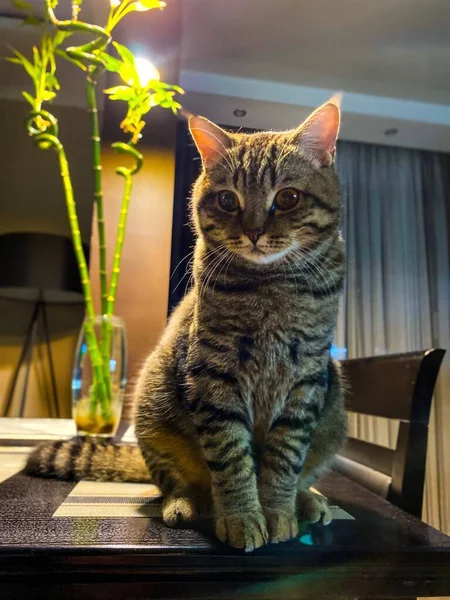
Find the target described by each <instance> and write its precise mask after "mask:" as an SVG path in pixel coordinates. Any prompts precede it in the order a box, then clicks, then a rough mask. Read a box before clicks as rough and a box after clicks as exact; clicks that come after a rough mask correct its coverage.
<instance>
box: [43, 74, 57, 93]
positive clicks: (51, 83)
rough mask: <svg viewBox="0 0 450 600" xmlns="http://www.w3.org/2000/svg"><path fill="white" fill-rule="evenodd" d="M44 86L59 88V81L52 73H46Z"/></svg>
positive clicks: (52, 88) (53, 88)
mask: <svg viewBox="0 0 450 600" xmlns="http://www.w3.org/2000/svg"><path fill="white" fill-rule="evenodd" d="M45 86H46V87H47V88H48V89H49V90H59V81H58V79H57V78H56V77H55V76H54V75H53V73H46V75H45Z"/></svg>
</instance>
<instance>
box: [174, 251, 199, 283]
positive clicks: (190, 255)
mask: <svg viewBox="0 0 450 600" xmlns="http://www.w3.org/2000/svg"><path fill="white" fill-rule="evenodd" d="M193 256H194V250H192V252H189V253H188V254H186V256H183V258H182V259H181V260H180V262H179V263H178V264H177V266H176V267H175V268H174V270H173V271H172V275H171V276H170V279H171V280H172V277H173V276H174V275H175V273H176V270H177V269H178V267H179V266H180V265H181V263H183V262H184V261H185V260H186V259H187V258H192V257H193Z"/></svg>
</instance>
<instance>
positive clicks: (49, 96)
mask: <svg viewBox="0 0 450 600" xmlns="http://www.w3.org/2000/svg"><path fill="white" fill-rule="evenodd" d="M53 98H56V94H55V92H50V90H44V91H43V92H42V100H44V102H50V100H53Z"/></svg>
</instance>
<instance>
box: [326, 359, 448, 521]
mask: <svg viewBox="0 0 450 600" xmlns="http://www.w3.org/2000/svg"><path fill="white" fill-rule="evenodd" d="M444 354H445V350H442V349H439V348H438V349H431V350H426V351H419V352H407V353H404V354H390V355H385V356H373V357H368V358H356V359H349V360H344V361H342V362H341V366H342V373H343V377H344V382H345V385H346V409H347V410H348V411H351V412H354V413H359V414H364V415H372V416H378V417H385V418H388V419H398V420H399V421H400V426H399V432H398V438H397V446H396V448H395V450H390V449H388V448H384V447H381V446H377V445H375V444H371V443H368V442H364V441H362V440H357V439H354V438H349V439H348V441H347V443H346V445H345V446H344V448H343V450H342V451H341V453H340V454H341V456H343V457H344V458H343V459H341V463H339V459H338V463H337V469H338V470H339V471H341V472H344V474H345V475H347V476H350V477H352V478H354V479H355V480H357V481H358V482H359V483H362V484H363V485H366V487H369V488H370V489H374V490H376V491H378V490H381V489H383V488H384V489H385V491H386V494H383V492H381V491H379V493H380V494H382V495H386V497H387V498H388V500H389V501H391V502H392V503H393V504H396V505H397V506H399V507H400V508H402V509H403V510H406V511H407V512H409V513H411V514H413V515H415V516H417V517H419V518H420V517H421V514H422V503H423V487H424V482H425V466H426V454H427V441H428V423H429V419H430V410H431V402H432V398H433V390H434V386H435V383H436V378H437V375H438V373H439V368H440V365H441V362H442V359H443V357H444Z"/></svg>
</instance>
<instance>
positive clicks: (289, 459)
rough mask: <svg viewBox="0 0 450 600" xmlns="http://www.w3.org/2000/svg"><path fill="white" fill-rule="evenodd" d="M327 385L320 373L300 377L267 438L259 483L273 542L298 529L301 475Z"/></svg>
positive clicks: (282, 539)
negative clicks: (298, 496)
mask: <svg viewBox="0 0 450 600" xmlns="http://www.w3.org/2000/svg"><path fill="white" fill-rule="evenodd" d="M326 385H327V380H326V378H325V377H321V376H317V375H315V376H311V377H304V378H303V379H301V380H299V381H298V383H297V384H296V385H295V386H294V388H293V389H292V391H291V393H290V395H289V397H288V399H287V401H286V404H285V406H284V408H283V411H282V412H281V414H279V415H278V416H277V417H276V418H275V419H274V421H273V422H272V424H271V427H270V429H269V432H268V434H267V437H266V439H265V442H264V447H263V452H262V458H261V467H260V474H259V481H258V485H259V495H260V500H261V504H262V506H263V509H264V514H265V516H266V520H267V527H268V530H269V535H270V540H271V541H272V542H275V543H276V542H283V541H286V540H289V539H291V538H293V537H295V536H296V535H297V533H298V520H297V490H298V482H299V475H300V473H301V471H302V469H303V465H304V462H305V458H306V455H307V452H308V449H309V446H310V443H311V439H312V436H313V433H314V430H315V428H316V425H317V422H318V419H319V416H320V412H321V409H322V407H323V405H324V397H325V393H326Z"/></svg>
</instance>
